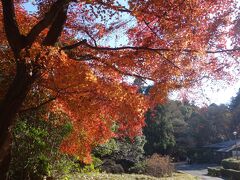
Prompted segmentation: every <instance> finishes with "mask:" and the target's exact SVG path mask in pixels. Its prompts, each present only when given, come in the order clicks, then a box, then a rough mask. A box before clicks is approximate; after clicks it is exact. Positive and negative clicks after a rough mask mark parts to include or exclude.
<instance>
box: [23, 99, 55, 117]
mask: <svg viewBox="0 0 240 180" xmlns="http://www.w3.org/2000/svg"><path fill="white" fill-rule="evenodd" d="M56 99H57V96H54V97H51V98H49V99H48V100H46V101H44V102H42V103H40V104H38V105H36V106H34V107H30V108H27V109H23V110H20V111H19V113H25V112H27V111H34V110H37V109H38V108H40V107H42V106H44V105H46V104H48V103H50V102H52V101H54V100H56Z"/></svg>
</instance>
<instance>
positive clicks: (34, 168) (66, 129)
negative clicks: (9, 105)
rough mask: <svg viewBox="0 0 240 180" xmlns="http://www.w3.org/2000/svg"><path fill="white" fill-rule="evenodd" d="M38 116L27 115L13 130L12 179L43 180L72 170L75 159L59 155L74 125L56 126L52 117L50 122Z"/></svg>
mask: <svg viewBox="0 0 240 180" xmlns="http://www.w3.org/2000/svg"><path fill="white" fill-rule="evenodd" d="M37 117H38V116H37V115H35V114H34V113H31V114H29V115H25V116H23V117H21V118H19V120H18V121H17V123H16V125H15V127H14V129H13V147H12V160H11V167H10V171H9V176H10V178H11V179H26V180H27V179H42V178H43V177H44V176H54V175H55V174H59V172H60V174H61V173H64V172H67V171H71V169H72V168H73V165H74V158H72V157H68V156H66V155H63V154H61V153H60V152H59V146H60V144H61V142H62V140H63V138H64V137H65V136H66V135H67V134H68V133H70V131H71V124H69V123H64V124H61V125H56V124H55V123H54V122H56V121H54V120H56V119H55V118H54V116H53V115H52V116H51V120H50V119H49V121H45V120H41V119H37ZM71 161H72V162H71ZM57 172H58V173H57Z"/></svg>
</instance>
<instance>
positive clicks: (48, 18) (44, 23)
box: [27, 0, 71, 46]
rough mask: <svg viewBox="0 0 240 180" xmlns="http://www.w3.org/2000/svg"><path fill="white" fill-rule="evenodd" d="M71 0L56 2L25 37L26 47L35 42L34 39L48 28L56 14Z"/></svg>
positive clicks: (58, 0)
mask: <svg viewBox="0 0 240 180" xmlns="http://www.w3.org/2000/svg"><path fill="white" fill-rule="evenodd" d="M70 1H71V0H57V1H56V2H55V3H53V5H52V6H51V8H50V10H49V11H48V12H47V13H46V14H45V16H44V18H43V19H42V20H41V21H39V22H38V23H37V24H36V25H35V26H34V27H33V28H32V29H31V31H30V32H29V33H28V35H27V46H31V45H32V43H33V42H34V41H35V39H36V37H37V36H38V35H39V34H40V33H41V32H42V31H43V30H44V29H45V28H47V27H48V26H50V25H51V24H52V23H53V22H54V20H55V19H56V17H57V16H58V13H59V12H60V11H61V10H63V7H64V6H65V5H68V4H69V2H70Z"/></svg>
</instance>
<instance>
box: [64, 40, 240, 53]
mask: <svg viewBox="0 0 240 180" xmlns="http://www.w3.org/2000/svg"><path fill="white" fill-rule="evenodd" d="M81 45H84V46H85V47H88V48H91V49H95V50H98V51H120V50H145V51H153V52H159V51H168V52H169V51H171V52H189V53H190V52H199V51H198V50H195V49H170V48H150V47H146V46H122V47H115V48H112V47H99V46H97V47H96V46H92V45H90V44H88V43H87V41H86V40H82V41H80V42H77V43H75V44H72V45H69V46H64V47H62V48H61V50H71V49H74V48H77V47H78V46H81ZM234 51H240V47H236V48H233V49H222V50H216V51H210V50H206V51H205V53H208V54H214V53H224V52H234Z"/></svg>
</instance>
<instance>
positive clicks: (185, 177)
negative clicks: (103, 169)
mask: <svg viewBox="0 0 240 180" xmlns="http://www.w3.org/2000/svg"><path fill="white" fill-rule="evenodd" d="M69 179H70V180H79V179H81V180H90V179H91V180H197V178H196V177H194V176H192V175H190V174H186V173H174V174H173V176H172V177H166V178H155V177H152V176H146V175H137V174H106V173H89V174H75V175H71V176H70V177H69Z"/></svg>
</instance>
